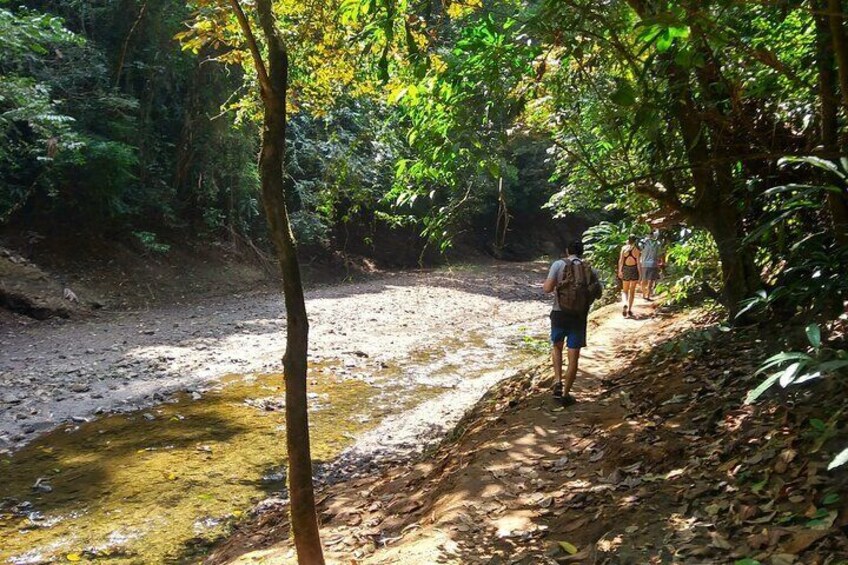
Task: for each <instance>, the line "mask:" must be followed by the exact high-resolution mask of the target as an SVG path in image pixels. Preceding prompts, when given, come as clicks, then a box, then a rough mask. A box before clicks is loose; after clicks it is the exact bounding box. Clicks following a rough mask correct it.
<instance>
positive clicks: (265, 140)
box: [230, 0, 324, 565]
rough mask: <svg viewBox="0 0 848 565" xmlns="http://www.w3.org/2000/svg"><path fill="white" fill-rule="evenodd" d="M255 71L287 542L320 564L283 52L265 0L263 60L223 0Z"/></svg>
mask: <svg viewBox="0 0 848 565" xmlns="http://www.w3.org/2000/svg"><path fill="white" fill-rule="evenodd" d="M230 4H231V6H232V10H233V13H234V14H235V16H236V19H237V20H238V24H239V26H240V28H241V31H242V33H243V34H244V38H245V41H246V43H247V47H248V49H249V51H250V55H251V57H252V60H253V65H254V66H255V69H256V75H257V77H258V82H259V92H260V98H261V100H262V112H263V129H262V145H261V148H260V152H259V172H260V178H261V185H262V204H263V207H264V209H265V216H266V220H267V222H268V231H269V233H270V235H271V239H272V240H273V242H274V246H275V248H276V250H277V256H278V258H279V262H280V269H281V270H282V273H283V292H284V294H285V303H286V322H287V326H286V352H285V355H284V356H283V368H284V371H285V381H286V448H287V451H288V485H289V497H290V501H291V524H292V535H293V537H294V542H295V547H296V548H297V558H298V562H299V563H303V564H309V565H311V564H321V563H324V556H323V551H322V549H321V539H320V535H319V531H318V518H317V515H316V513H315V494H314V492H313V488H312V457H311V453H310V445H309V417H308V413H307V396H306V371H307V349H308V342H309V320H308V318H307V315H306V304H305V302H304V296H303V284H302V281H301V276H300V265H299V263H298V259H297V247H296V244H295V241H294V236H293V234H292V231H291V225H290V222H289V215H288V210H287V208H286V193H285V192H286V191H285V186H286V184H285V182H284V177H283V170H284V166H285V156H286V119H287V115H286V98H287V94H288V88H289V52H288V49H287V47H286V44H285V42H284V41H283V39H282V37H281V36H280V33H279V31H278V30H277V26H276V21H275V16H274V12H273V10H272V5H271V0H256V15H257V19H258V21H259V28H260V29H261V31H262V35H263V36H264V40H265V41H264V44H265V50H266V57H263V56H262V50H261V47H260V45H259V42H258V40H257V38H256V35H255V34H254V32H253V25H251V21H250V19H248V16H247V14H246V13H245V12H244V10H243V9H242V7H241V5H240V3H239V0H230Z"/></svg>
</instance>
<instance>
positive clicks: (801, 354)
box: [745, 324, 848, 469]
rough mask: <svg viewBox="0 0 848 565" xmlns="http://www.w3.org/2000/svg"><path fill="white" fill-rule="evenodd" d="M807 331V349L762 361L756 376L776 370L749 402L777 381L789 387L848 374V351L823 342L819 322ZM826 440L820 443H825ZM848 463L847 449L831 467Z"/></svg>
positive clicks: (819, 425) (824, 427)
mask: <svg viewBox="0 0 848 565" xmlns="http://www.w3.org/2000/svg"><path fill="white" fill-rule="evenodd" d="M805 334H806V337H807V341H808V343H809V347H808V348H807V349H806V350H805V351H784V352H781V353H778V354H776V355H773V356H771V357H769V358H768V359H766V360H765V361H764V362H763V363H762V365H761V366H760V367H759V369H757V372H756V373H755V375H761V374H763V373H767V372H770V371H774V372H773V373H771V375H769V376H768V377H766V379H765V380H763V381H762V382H761V383H760V384H759V385H758V386H757V387H756V388H754V389H753V390H751V391H750V392H749V393H748V395H747V397H746V398H745V402H746V403H749V404H750V403H753V402H756V401H757V399H759V398H760V397H761V396H762V395H763V394H764V393H765V392H766V391H767V390H769V389H770V388H772V387H773V386H774V385H775V384H777V383H779V384H780V386H781V387H783V388H787V387H789V386H794V385H800V384H804V383H809V382H812V381H816V380H818V379H822V378H825V377H830V378H840V379H844V378H845V377H846V376H848V351H845V350H844V349H835V348H831V347H828V346H826V345H824V344H823V343H822V335H821V327H820V326H819V325H818V324H809V325H808V326H807V327H806V328H805ZM775 369H777V370H776V371H775ZM840 412H841V411H840ZM836 417H838V414H836V415H834V419H835V418H836ZM810 423H811V425H812V426H813V427H814V429H816V430H819V431H823V432H824V431H826V430H827V429H828V426H827V425H826V424H825V423H824V422H821V421H820V420H819V421H811V422H810ZM823 439H826V437H825V438H823ZM823 439H822V440H820V443H823ZM846 462H848V449H846V450H843V451H842V452H840V453H839V454H838V455H837V456H836V457H835V458H834V459H833V460H832V461H831V463H830V466H829V467H828V468H830V469H832V468H834V467H838V466H840V465H843V464H845V463H846Z"/></svg>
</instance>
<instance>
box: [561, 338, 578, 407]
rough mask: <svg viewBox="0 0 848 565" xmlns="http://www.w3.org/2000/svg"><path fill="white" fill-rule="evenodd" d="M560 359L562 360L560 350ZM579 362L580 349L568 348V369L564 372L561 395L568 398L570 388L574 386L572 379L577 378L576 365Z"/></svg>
mask: <svg viewBox="0 0 848 565" xmlns="http://www.w3.org/2000/svg"><path fill="white" fill-rule="evenodd" d="M560 358H562V349H560ZM579 360H580V349H579V348H578V349H571V348H570V347H569V348H568V369H567V370H566V371H565V386H564V387H563V391H562V395H563V396H568V393H569V392H571V386H572V385H573V384H574V378H575V377H576V376H577V363H578V361H579Z"/></svg>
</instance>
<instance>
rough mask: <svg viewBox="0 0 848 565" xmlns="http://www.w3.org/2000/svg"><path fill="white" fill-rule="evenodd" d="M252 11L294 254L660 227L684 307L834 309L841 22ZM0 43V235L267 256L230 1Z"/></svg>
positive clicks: (115, 7) (55, 27)
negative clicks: (264, 40) (259, 246)
mask: <svg viewBox="0 0 848 565" xmlns="http://www.w3.org/2000/svg"><path fill="white" fill-rule="evenodd" d="M274 6H275V7H274V9H275V15H276V17H277V25H278V27H279V29H280V31H281V34H282V36H283V37H284V38H285V40H286V42H287V44H288V45H289V46H290V58H291V76H290V82H291V85H290V87H291V96H290V97H289V98H288V106H289V107H288V112H289V114H290V118H291V120H290V127H289V128H288V133H287V136H288V138H289V144H290V150H289V151H288V153H287V163H288V164H287V178H286V182H287V183H288V184H289V186H291V187H292V191H291V194H292V195H293V196H292V197H291V198H290V202H289V206H290V208H291V210H292V223H293V225H294V229H295V232H296V235H297V237H298V240H299V241H300V242H301V244H302V245H307V246H316V247H319V248H320V247H324V248H331V247H333V246H339V245H340V240H341V238H342V235H341V234H343V233H344V234H347V235H346V236H344V237H345V241H346V242H349V240H350V234H351V233H353V234H355V236H354V238H353V239H355V240H357V242H358V243H357V244H356V245H355V246H354V247H355V248H356V249H360V250H363V251H364V252H367V250H368V249H369V248H370V249H371V250H372V251H373V241H374V238H375V237H379V234H381V233H389V232H391V231H392V230H403V231H404V233H420V234H421V236H422V239H421V240H420V241H421V243H420V245H421V249H423V247H424V246H425V244H426V245H430V246H432V247H433V248H434V249H436V248H441V249H443V250H444V249H446V248H447V247H448V246H449V245H450V243H451V242H453V241H455V239H456V237H457V236H458V234H459V236H460V237H466V238H468V237H469V236H470V237H471V240H473V241H474V242H475V244H476V245H482V246H483V247H486V248H487V249H489V250H493V249H494V250H495V251H497V250H498V249H502V248H503V246H504V245H505V244H508V243H509V241H510V240H511V239H513V240H519V239H521V238H522V237H525V236H526V233H529V232H531V231H532V229H533V225H534V222H536V223H538V218H540V217H541V216H544V215H547V216H558V215H565V214H578V215H582V216H583V217H587V218H591V220H592V221H591V222H589V223H596V222H597V220H601V219H603V220H607V223H604V224H602V225H601V226H600V227H598V228H595V229H594V230H593V231H592V232H590V234H589V236H590V237H589V239H591V240H592V241H590V243H591V244H592V245H593V248H594V250H595V253H596V254H597V256H598V257H599V258H600V257H606V256H607V255H609V253H606V255H605V251H604V249H606V248H613V247H615V245H617V244H619V243H620V242H621V241H623V238H624V237H625V236H626V234H627V233H629V232H631V231H636V232H640V233H645V232H646V231H647V230H648V229H650V228H649V226H653V227H659V228H663V229H665V228H667V237H668V238H669V239H670V240H671V242H672V243H673V245H675V246H677V247H675V248H674V249H673V253H675V254H676V255H677V256H678V258H679V261H677V273H676V276H675V278H674V280H673V281H672V282H671V283H670V284H669V286H670V287H671V288H673V289H674V292H675V293H677V294H679V295H680V296H681V297H683V296H686V295H688V294H691V293H693V292H707V293H708V294H709V293H710V292H712V291H717V290H721V291H722V292H723V293H724V299H725V303H726V304H727V305H728V306H729V307H730V308H731V310H733V311H734V312H736V311H739V310H742V309H743V308H745V307H746V306H748V308H747V309H746V312H750V311H752V310H756V309H758V308H761V307H771V306H773V305H784V306H787V307H790V308H791V307H798V306H801V305H803V306H804V307H805V308H807V309H812V310H816V311H820V310H822V309H827V308H833V307H834V303H835V302H838V300H830V303H828V299H827V298H826V297H827V296H831V297H833V296H838V295H840V293H841V292H842V291H843V290H844V288H843V287H842V284H843V283H841V282H840V278H839V277H838V276H837V273H838V272H839V268H840V267H839V266H840V265H841V264H844V261H845V243H846V240H848V235H846V234H848V211H846V196H845V174H846V171H845V162H844V159H843V155H844V144H845V132H844V124H845V119H846V115H845V112H846V108H848V103H847V102H846V100H848V92H846V91H848V88H846V87H848V75H846V72H847V71H846V65H848V56H847V55H846V52H845V50H846V43H845V31H844V24H845V22H844V16H843V13H842V8H841V5H840V3H839V2H832V1H806V2H797V1H784V2H771V3H767V4H763V3H759V2H736V1H728V0H725V1H708V2H704V1H698V2H682V3H681V2H646V1H641V0H630V1H613V2H604V3H597V2H588V1H577V0H569V1H567V2H533V3H527V2H513V1H495V2H476V1H475V2H463V3H457V2H430V1H426V2H395V1H391V0H373V1H372V0H367V1H365V0H346V1H343V2H336V3H330V4H327V3H312V2H278V3H275V5H274ZM0 26H2V28H0V29H2V34H3V36H4V38H8V40H7V41H4V43H3V47H2V49H3V59H2V61H3V62H2V63H0V73H2V76H3V81H2V87H0V88H2V92H0V105H2V109H0V127H2V133H3V140H2V145H0V160H2V165H0V166H2V168H3V170H4V175H3V180H2V194H1V195H0V218H2V220H3V222H4V223H5V224H7V225H17V226H20V225H27V226H52V225H53V224H54V223H55V224H59V225H65V226H73V227H80V226H83V227H86V228H88V229H91V230H93V231H101V232H102V231H108V232H109V233H123V234H136V236H138V234H142V235H144V236H145V237H147V241H148V244H151V245H152V244H155V241H156V237H157V235H156V234H168V233H172V232H174V230H177V231H188V232H190V233H196V234H211V235H215V236H216V237H224V236H226V234H228V233H230V234H232V233H238V234H240V235H243V236H245V237H248V238H258V239H262V238H263V237H264V231H263V230H264V228H263V226H262V223H261V222H260V221H259V206H258V199H257V192H256V185H257V182H258V173H257V168H256V159H255V154H256V151H257V148H258V145H257V143H258V142H257V139H258V133H259V128H258V124H257V119H258V116H259V112H258V105H257V98H256V94H255V92H256V90H255V88H253V85H254V84H255V82H256V77H255V71H254V70H252V69H251V66H250V65H249V64H246V63H249V58H248V56H247V55H248V53H247V50H246V47H245V43H244V38H243V37H242V35H241V31H240V29H239V26H238V25H237V24H236V22H235V20H234V18H233V17H232V13H231V12H230V10H229V3H227V2H218V1H209V0H203V1H196V2H189V3H186V4H183V3H173V2H165V1H163V0H139V1H126V2H118V3H103V2H96V1H90V0H79V1H74V2H50V1H38V2H23V3H17V4H13V3H9V2H6V3H4V4H3V5H2V8H0ZM540 215H541V216H540ZM37 229H45V228H43V227H39V228H37ZM50 229H54V228H50ZM525 232H526V233H525ZM357 245H358V247H356V246H357ZM536 249H537V252H538V250H539V249H540V248H538V247H537V248H536ZM813 275H815V278H816V281H817V282H816V284H809V281H810V277H812V276H813ZM805 281H806V282H805ZM789 283H791V284H789ZM820 285H825V286H826V287H827V288H828V289H829V290H830V291H831V292H830V293H825V294H822V293H821V292H819V286H820ZM719 287H721V288H719ZM778 288H780V289H783V290H781V291H780V292H779V293H778V296H776V297H775V296H774V292H773V289H778ZM773 298H774V299H773ZM746 301H747V302H746Z"/></svg>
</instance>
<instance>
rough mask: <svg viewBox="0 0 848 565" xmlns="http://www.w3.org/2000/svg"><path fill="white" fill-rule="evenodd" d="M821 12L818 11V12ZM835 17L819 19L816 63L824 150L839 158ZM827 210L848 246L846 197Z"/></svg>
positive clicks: (830, 202)
mask: <svg viewBox="0 0 848 565" xmlns="http://www.w3.org/2000/svg"><path fill="white" fill-rule="evenodd" d="M823 4H824V2H823V1H822V0H818V1H817V2H815V3H814V5H813V9H814V12H816V11H819V10H821V9H822V8H824V6H823ZM817 9H818V10H817ZM832 19H833V17H832V16H830V17H827V16H822V15H819V14H816V15H815V22H816V47H817V49H816V51H817V53H816V55H817V57H816V59H817V63H818V67H819V102H820V118H821V138H822V139H821V140H822V146H823V147H824V149H825V152H826V153H827V154H828V155H838V154H839V116H838V115H839V105H838V102H837V100H838V99H837V95H836V80H835V77H834V52H833V45H834V43H833V41H832V37H831V36H832V33H831V28H830V26H829V25H828V20H832ZM827 207H828V210H829V211H830V218H831V221H832V222H833V235H834V238H835V239H836V242H837V243H838V244H839V245H840V246H843V247H844V246H847V245H848V204H846V202H845V196H844V195H843V194H837V193H835V192H828V193H827Z"/></svg>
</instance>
